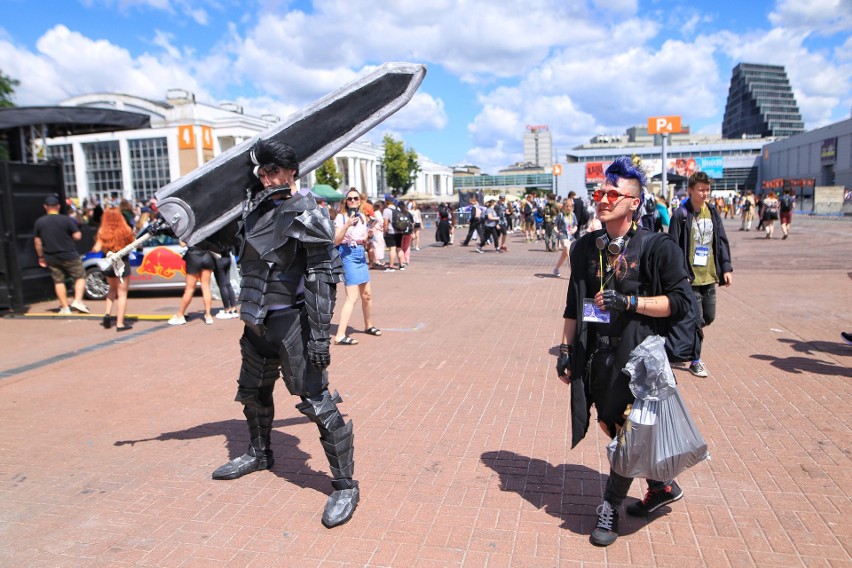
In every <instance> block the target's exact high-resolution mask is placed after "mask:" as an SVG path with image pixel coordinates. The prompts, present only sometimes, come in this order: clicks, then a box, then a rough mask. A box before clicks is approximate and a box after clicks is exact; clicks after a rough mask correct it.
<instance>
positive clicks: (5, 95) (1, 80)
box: [0, 69, 21, 160]
mask: <svg viewBox="0 0 852 568" xmlns="http://www.w3.org/2000/svg"><path fill="white" fill-rule="evenodd" d="M20 84H21V82H20V81H18V80H17V79H12V78H11V77H9V76H8V75H5V74H4V73H3V70H2V69H0V108H6V107H13V106H15V103H13V102H12V94H14V92H15V87H17V86H18V85H20ZM8 159H9V144H8V142H7V141H6V137H5V136H0V160H8Z"/></svg>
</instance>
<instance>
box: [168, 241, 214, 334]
mask: <svg viewBox="0 0 852 568" xmlns="http://www.w3.org/2000/svg"><path fill="white" fill-rule="evenodd" d="M180 244H181V246H186V244H185V243H180ZM183 260H184V262H185V263H186V286H185V287H184V289H183V296H182V297H181V299H180V305H179V307H178V311H177V313H176V314H175V315H173V316H172V317H171V318H169V321H168V324H169V325H183V324H185V323H186V310H187V308H189V304H190V302H192V297H193V296H194V295H195V288H196V287H197V285H198V283H199V282H200V283H201V300H202V302H203V303H204V323H206V324H207V325H213V315H212V314H211V313H210V310H211V308H212V307H213V293H212V291H211V290H210V280H211V278H212V277H213V270H215V269H216V260H215V259H214V258H213V254H212V253H211V252H210V251H209V250H207V249H204V248H201V247H200V246H191V247H187V249H186V252H185V253H184V254H183Z"/></svg>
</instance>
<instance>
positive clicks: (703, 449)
mask: <svg viewBox="0 0 852 568" xmlns="http://www.w3.org/2000/svg"><path fill="white" fill-rule="evenodd" d="M607 453H608V454H609V461H610V464H611V465H612V469H613V471H615V473H617V474H619V475H621V476H624V477H641V478H644V479H657V480H661V481H668V480H670V479H674V478H675V477H677V476H678V475H679V474H680V473H682V472H683V471H684V470H685V469H687V468H689V467H692V466H694V465H695V464H697V463H699V462H701V461H703V460H705V459H707V458H708V457H709V456H710V454H709V452H708V451H707V443H706V442H705V441H704V438H703V437H702V436H701V433H700V432H699V431H698V429H697V428H696V427H695V423H694V422H693V421H692V417H691V416H690V415H689V411H688V410H687V409H686V406H685V405H684V403H683V399H682V398H681V396H680V392H678V391H677V390H675V391H674V392H673V393H671V394H670V395H669V397H668V398H666V399H665V400H659V401H657V400H642V399H636V402H635V403H634V404H633V408H632V410H631V411H630V414H629V415H628V417H627V421H626V422H625V423H624V426H623V427H622V429H621V432H619V434H618V436H616V437H615V438H613V440H612V442H610V444H609V446H608V447H607Z"/></svg>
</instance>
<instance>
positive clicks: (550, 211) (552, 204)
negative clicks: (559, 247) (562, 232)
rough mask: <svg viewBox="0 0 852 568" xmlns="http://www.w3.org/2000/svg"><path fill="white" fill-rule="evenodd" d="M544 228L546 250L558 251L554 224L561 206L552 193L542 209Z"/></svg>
mask: <svg viewBox="0 0 852 568" xmlns="http://www.w3.org/2000/svg"><path fill="white" fill-rule="evenodd" d="M541 209H542V211H541V220H542V223H541V224H542V227H543V229H544V249H545V250H546V251H547V252H555V251H556V235H554V234H553V222H554V221H555V220H556V216H557V215H559V206H558V205H556V198H555V197H554V196H553V194H552V193H550V194H548V196H547V202H545V204H544V207H542V208H541Z"/></svg>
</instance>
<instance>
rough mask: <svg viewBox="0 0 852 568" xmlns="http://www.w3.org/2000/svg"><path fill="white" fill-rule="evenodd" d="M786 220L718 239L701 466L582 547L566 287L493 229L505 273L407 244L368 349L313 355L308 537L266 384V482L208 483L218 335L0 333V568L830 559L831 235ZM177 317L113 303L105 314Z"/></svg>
mask: <svg viewBox="0 0 852 568" xmlns="http://www.w3.org/2000/svg"><path fill="white" fill-rule="evenodd" d="M794 223H795V225H794V231H795V232H794V235H793V237H791V238H790V239H789V240H787V241H781V240H775V241H765V240H763V239H761V238H760V235H759V234H756V233H755V232H751V233H744V232H738V231H736V230H735V226H734V225H733V223H732V224H731V225H730V226H729V228H728V230H729V235H730V237H731V241H732V246H733V254H734V266H735V281H734V286H733V287H731V288H730V289H727V290H722V291H720V292H719V307H718V318H717V321H716V322H715V323H714V324H713V325H712V326H711V327H710V328H708V330H707V341H706V344H705V352H704V355H705V356H704V359H705V362H706V364H707V366H708V368H709V370H710V373H711V377H710V378H709V379H703V380H702V379H696V378H694V377H692V376H691V375H689V374H688V373H686V372H683V371H676V372H677V375H678V378H679V379H680V385H681V388H682V389H683V392H684V396H685V398H686V400H687V403H688V404H689V406H690V408H691V410H692V413H693V416H694V418H695V420H696V422H697V424H698V426H699V428H700V429H701V431H702V433H703V434H704V436H705V438H706V439H707V440H708V443H709V445H710V450H711V455H712V459H711V460H710V461H709V462H705V463H702V464H699V465H698V466H696V467H695V468H693V469H691V470H689V471H687V472H686V473H684V474H683V475H682V476H681V477H680V478H679V482H680V484H681V486H682V487H683V488H684V490H685V492H686V497H685V498H684V499H683V500H682V501H680V502H678V503H676V504H674V505H672V506H671V507H665V508H663V509H661V511H660V512H658V513H656V514H654V515H653V516H652V517H650V519H648V520H644V519H632V518H630V517H625V518H624V520H623V521H622V531H621V532H622V536H621V538H619V540H618V541H617V542H616V543H615V544H614V545H613V546H611V547H609V548H607V549H601V548H596V547H594V546H592V545H591V544H590V543H589V540H588V534H589V532H590V531H591V529H592V527H593V524H594V521H595V513H594V511H595V508H596V506H597V505H598V504H599V502H600V496H601V492H602V486H603V482H604V477H603V476H602V475H601V473H600V472H605V471H607V462H606V456H605V449H604V446H605V444H606V441H607V440H605V439H604V437H603V435H602V434H601V433H600V432H599V431H598V430H597V429H595V428H592V429H590V433H589V435H588V436H587V438H586V439H585V440H584V441H583V442H582V443H581V444H580V445H579V446H578V447H577V448H575V449H574V450H570V449H569V446H570V443H569V441H570V437H569V424H568V406H569V395H568V388H567V386H565V385H563V384H561V383H560V382H559V381H558V380H557V379H556V377H555V371H554V368H553V367H554V359H553V356H552V354H551V353H552V350H553V347H554V346H555V345H556V344H557V343H558V342H559V334H560V331H561V319H560V315H561V311H562V307H563V304H564V296H565V290H566V284H567V280H566V279H565V278H564V277H563V278H562V279H556V278H553V277H552V276H550V271H551V269H552V266H553V264H555V260H556V257H555V255H553V254H549V253H545V252H543V250H541V249H542V248H543V247H541V246H537V247H531V246H529V245H526V244H525V243H523V242H521V240H520V239H519V238H518V237H514V238H511V239H510V248H511V252H510V253H509V254H505V255H498V254H496V253H493V252H491V251H489V252H488V253H487V254H483V255H478V254H476V253H475V252H473V250H474V249H473V247H470V248H461V247H458V246H453V247H448V248H445V249H444V248H434V247H426V248H424V249H423V250H421V251H420V252H415V253H413V262H412V264H411V266H410V268H409V270H407V271H406V272H403V273H393V274H386V273H373V286H374V298H375V301H374V304H375V306H374V312H375V315H374V320H375V322H376V325H378V326H379V327H381V328H383V329H384V332H385V333H384V335H383V336H382V337H380V338H374V337H370V336H367V335H365V334H363V333H357V332H356V333H351V335H352V336H353V337H354V338H356V339H358V340H359V341H360V345H358V346H354V347H344V346H335V347H333V348H332V349H333V350H332V356H333V363H332V368H331V383H332V388H337V389H338V390H340V392H341V394H342V395H343V397H344V399H345V403H344V404H343V405H342V406H341V409H342V410H343V411H344V412H345V413H346V414H348V416H349V417H351V418H352V419H353V420H354V422H355V433H356V448H357V449H356V464H357V467H356V473H357V475H356V476H357V478H358V479H359V480H360V482H361V487H362V502H361V504H360V506H359V508H358V511H357V512H356V514H355V517H354V518H353V519H352V521H351V522H350V523H348V524H347V525H344V526H341V527H338V528H335V529H332V530H327V529H325V528H323V527H322V525H321V524H320V515H321V511H322V507H323V504H324V502H325V499H326V495H327V494H328V492H329V477H328V474H327V464H326V462H325V459H324V456H323V453H322V450H321V448H320V445H319V443H318V441H317V435H316V429H315V427H314V426H313V425H312V424H310V423H308V422H307V421H306V420H305V419H304V417H302V416H301V415H300V414H299V413H298V412H297V411H296V410H295V409H294V408H293V405H294V404H295V402H296V400H295V399H293V398H291V397H289V396H287V394H286V390H285V389H284V388H283V387H282V386H280V383H279V388H278V389H277V402H278V416H277V418H276V422H275V431H274V433H273V437H272V442H273V446H274V449H275V451H276V458H277V459H276V463H275V466H274V468H273V469H272V470H271V471H264V472H258V473H255V474H252V475H249V476H247V477H244V478H242V479H240V480H236V481H230V482H222V481H212V480H211V479H210V473H211V472H212V470H213V469H214V468H215V467H216V466H218V465H220V464H221V463H223V462H224V461H226V460H227V459H229V458H230V457H232V456H235V455H238V454H240V453H242V452H243V450H244V449H245V446H246V444H247V436H246V432H245V428H244V426H243V421H242V414H241V409H240V406H239V405H238V404H237V403H235V402H232V399H233V395H234V388H235V378H236V374H237V371H238V367H239V358H238V349H237V338H238V336H239V334H240V328H241V325H240V323H239V322H238V321H228V320H216V322H215V324H214V325H213V326H206V325H204V324H203V322H201V321H200V320H199V319H197V318H196V319H195V320H193V321H190V323H189V324H188V325H186V326H182V327H177V328H171V327H168V326H166V325H165V324H163V323H162V322H152V321H139V322H136V324H135V327H134V329H133V331H131V332H129V333H125V334H121V335H118V334H116V333H115V332H114V331H113V330H110V331H106V330H103V329H101V328H100V327H99V326H98V325H97V322H96V320H94V319H84V318H53V319H36V318H15V319H3V320H0V337H2V345H3V354H2V356H0V395H2V396H0V543H2V546H0V566H16V567H17V566H51V567H53V566H75V567H77V566H175V567H177V566H180V567H189V566H217V567H219V566H234V567H239V566H253V565H267V566H474V567H477V566H584V567H585V566H588V567H592V566H604V565H607V566H628V565H629V566H678V568H685V567H690V566H708V567H717V566H852V558H850V550H849V544H848V543H847V542H846V538H849V537H850V536H852V530H850V528H849V525H847V524H846V522H845V521H846V519H847V517H846V515H848V514H850V513H852V502H850V489H849V487H850V486H849V485H847V483H848V479H849V476H850V475H852V465H850V449H852V446H850V442H849V440H848V438H847V436H848V432H849V429H850V422H852V420H850V417H849V415H848V414H847V412H846V411H847V408H846V407H845V404H846V403H848V401H849V400H852V397H850V394H852V393H850V391H851V390H852V387H850V379H852V372H850V360H852V359H850V357H852V347H849V346H846V345H843V344H841V343H840V341H839V332H840V331H841V330H850V329H852V282H850V273H849V272H848V271H850V270H852V254H850V252H849V243H850V242H852V241H850V237H852V224H850V223H848V222H847V221H838V220H817V219H805V218H802V217H797V218H796V219H795V220H794ZM536 249H537V250H536ZM177 302H178V298H177V296H170V297H161V296H144V297H143V296H132V297H131V303H130V311H131V312H139V313H150V314H168V313H170V312H171V311H173V310H174V307H175V306H176V305H177ZM53 307H54V304H53V303H46V304H40V305H37V306H33V307H32V311H33V312H38V311H44V310H46V309H48V308H53ZM90 307H92V308H93V309H94V311H97V310H99V309H100V308H101V306H100V305H99V303H98V302H92V303H91V306H90ZM200 308H201V300H200V298H197V299H195V300H194V303H193V305H192V306H191V308H190V310H195V313H196V314H197V313H199V312H198V311H199V310H200ZM358 310H359V308H358V307H357V306H356V312H355V314H354V315H353V320H352V323H353V324H355V325H356V326H360V325H361V317H360V312H359V311H358ZM119 338H120V339H119ZM844 401H845V402H844ZM843 479H847V481H846V482H844V481H843ZM642 490H643V487H641V486H640V484H639V483H638V482H637V483H635V484H634V486H633V488H632V489H631V493H630V494H631V496H633V497H640V496H641V492H642Z"/></svg>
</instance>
